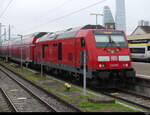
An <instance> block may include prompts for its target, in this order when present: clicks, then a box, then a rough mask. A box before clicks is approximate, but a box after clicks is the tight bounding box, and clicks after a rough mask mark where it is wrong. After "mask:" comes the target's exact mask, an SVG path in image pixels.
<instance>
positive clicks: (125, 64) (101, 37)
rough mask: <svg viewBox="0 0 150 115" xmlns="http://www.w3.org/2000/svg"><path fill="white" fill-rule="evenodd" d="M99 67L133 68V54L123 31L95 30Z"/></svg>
mask: <svg viewBox="0 0 150 115" xmlns="http://www.w3.org/2000/svg"><path fill="white" fill-rule="evenodd" d="M94 38H95V43H96V54H97V55H96V56H97V57H96V62H97V64H96V68H97V69H123V68H125V69H127V68H131V56H130V51H129V48H128V44H127V40H126V38H125V35H124V33H123V32H118V31H117V32H111V31H98V30H96V31H94Z"/></svg>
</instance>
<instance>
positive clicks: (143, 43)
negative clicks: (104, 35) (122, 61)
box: [128, 39, 150, 62]
mask: <svg viewBox="0 0 150 115" xmlns="http://www.w3.org/2000/svg"><path fill="white" fill-rule="evenodd" d="M128 42H129V47H130V51H131V55H132V59H133V60H142V61H147V62H150V39H139V40H128Z"/></svg>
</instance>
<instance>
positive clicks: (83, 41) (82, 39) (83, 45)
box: [81, 37, 85, 48]
mask: <svg viewBox="0 0 150 115" xmlns="http://www.w3.org/2000/svg"><path fill="white" fill-rule="evenodd" d="M81 47H82V48H85V39H84V37H82V38H81Z"/></svg>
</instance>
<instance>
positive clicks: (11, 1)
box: [0, 0, 13, 18]
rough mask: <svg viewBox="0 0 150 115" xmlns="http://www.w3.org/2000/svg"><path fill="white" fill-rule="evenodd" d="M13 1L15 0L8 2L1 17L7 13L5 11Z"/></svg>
mask: <svg viewBox="0 0 150 115" xmlns="http://www.w3.org/2000/svg"><path fill="white" fill-rule="evenodd" d="M12 2H13V0H10V1H9V2H8V4H7V6H6V7H5V9H4V10H3V12H2V13H1V14H0V18H1V17H2V16H3V15H4V14H5V12H6V11H7V9H8V8H9V6H10V5H11V3H12Z"/></svg>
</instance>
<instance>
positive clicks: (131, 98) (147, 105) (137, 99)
mask: <svg viewBox="0 0 150 115" xmlns="http://www.w3.org/2000/svg"><path fill="white" fill-rule="evenodd" d="M101 93H102V94H104V95H107V96H110V97H112V98H115V99H119V100H122V101H125V102H127V103H131V104H133V105H137V106H139V107H141V108H143V109H146V110H150V98H149V97H146V96H141V95H138V94H135V93H132V92H128V91H125V90H116V89H115V91H108V92H101Z"/></svg>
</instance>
